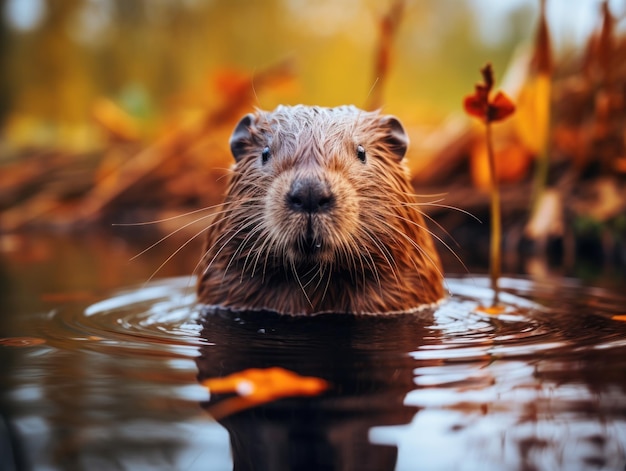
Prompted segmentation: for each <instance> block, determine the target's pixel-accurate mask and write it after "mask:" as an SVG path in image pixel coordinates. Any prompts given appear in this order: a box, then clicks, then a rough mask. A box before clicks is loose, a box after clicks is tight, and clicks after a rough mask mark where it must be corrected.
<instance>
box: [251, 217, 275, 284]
mask: <svg viewBox="0 0 626 471" xmlns="http://www.w3.org/2000/svg"><path fill="white" fill-rule="evenodd" d="M258 241H260V242H261V243H260V245H259V244H258V243H255V244H254V245H253V246H252V248H251V249H250V253H248V255H246V261H245V263H244V268H245V267H246V266H247V264H248V257H250V255H252V254H253V253H254V263H253V264H252V273H251V274H250V278H252V277H254V274H255V273H256V270H257V266H258V264H259V260H260V259H261V255H262V254H263V253H264V251H265V253H267V252H269V246H270V245H271V242H270V239H269V234H268V232H267V229H265V228H263V231H262V232H261V235H260V237H259V238H258V240H257V242H258ZM266 247H267V248H266ZM264 282H265V267H264V269H263V272H262V275H261V283H264Z"/></svg>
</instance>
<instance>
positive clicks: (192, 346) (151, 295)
mask: <svg viewBox="0 0 626 471" xmlns="http://www.w3.org/2000/svg"><path fill="white" fill-rule="evenodd" d="M500 284H501V287H502V289H503V292H502V293H501V296H500V300H501V302H502V304H503V305H504V306H505V309H504V310H503V311H502V312H501V313H499V314H495V315H494V314H489V313H487V312H485V311H484V310H481V309H480V308H481V306H489V305H490V303H491V300H492V297H493V292H492V290H491V289H490V288H489V280H488V279H487V278H485V277H483V276H467V277H463V278H451V279H448V280H447V288H448V290H449V292H450V296H449V298H448V299H446V300H445V301H444V302H442V304H441V305H440V306H438V307H437V309H436V310H435V311H434V313H433V317H432V321H431V322H430V324H429V325H427V326H426V327H427V332H428V338H427V339H426V340H427V341H426V342H418V344H419V346H418V347H417V348H416V349H415V350H414V351H412V352H404V354H406V353H410V354H411V356H412V357H413V358H414V359H416V360H434V359H439V360H454V361H473V360H477V359H484V358H485V357H493V358H496V357H497V358H505V357H506V358H517V357H525V356H529V355H536V354H539V353H541V354H546V353H549V352H553V351H560V352H562V351H563V350H569V351H581V350H598V349H609V348H616V347H626V335H625V327H626V324H625V323H624V322H619V321H616V320H614V319H616V318H618V316H620V315H621V314H622V313H624V311H625V310H626V307H625V306H626V300H625V299H623V298H619V297H618V296H616V295H614V294H611V293H608V292H604V291H601V290H598V289H584V288H582V287H581V286H580V285H579V284H577V283H576V282H574V281H568V280H565V281H561V282H560V283H559V284H558V285H556V284H542V285H538V284H536V283H533V282H531V281H530V280H527V279H523V278H519V279H515V278H505V279H502V280H501V281H500ZM408 315H411V314H408ZM201 318H202V308H201V306H198V305H197V304H196V300H195V293H194V290H193V280H192V279H190V278H188V277H181V278H173V279H166V280H161V281H159V282H153V283H150V284H148V285H146V286H144V287H138V288H136V289H130V290H126V291H123V292H119V293H117V294H115V295H114V296H112V297H110V298H108V299H104V300H102V301H100V302H97V303H95V304H92V305H91V306H88V307H87V308H85V309H84V310H77V309H63V310H60V311H56V312H54V313H52V314H51V315H50V319H49V322H47V323H45V325H46V327H44V329H45V333H44V336H45V337H47V339H48V341H50V342H52V343H54V341H57V342H68V341H72V342H82V343H83V346H82V347H83V348H95V349H103V348H115V349H118V350H120V351H127V352H135V353H139V352H142V351H143V353H144V354H159V352H169V353H173V354H176V355H181V354H182V355H185V356H193V355H194V354H196V353H197V349H198V347H200V346H203V345H207V344H208V342H207V340H205V339H203V338H202V336H201V331H202V327H201ZM397 353H402V352H397Z"/></svg>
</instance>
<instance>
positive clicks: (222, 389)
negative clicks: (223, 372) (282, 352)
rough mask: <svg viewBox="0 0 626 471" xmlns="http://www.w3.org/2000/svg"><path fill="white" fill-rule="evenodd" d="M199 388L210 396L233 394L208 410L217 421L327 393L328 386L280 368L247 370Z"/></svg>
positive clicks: (205, 381)
mask: <svg viewBox="0 0 626 471" xmlns="http://www.w3.org/2000/svg"><path fill="white" fill-rule="evenodd" d="M202 385H203V386H205V387H206V388H208V389H209V391H211V392H214V393H228V392H232V393H236V394H238V395H239V396H241V397H237V398H230V399H226V400H224V401H222V402H221V403H218V404H215V405H213V406H211V407H210V408H209V413H211V415H213V417H215V418H216V419H217V418H221V417H224V416H226V415H230V414H233V413H236V412H239V411H240V410H243V409H247V408H249V407H254V406H256V405H259V404H263V403H266V402H271V401H275V400H277V399H280V398H284V397H290V396H315V395H317V394H320V393H322V392H323V391H325V390H326V389H328V387H329V385H328V383H327V382H326V381H325V380H323V379H321V378H315V377H312V376H300V375H298V374H297V373H294V372H292V371H289V370H285V369H284V368H279V367H272V368H266V369H259V368H251V369H248V370H244V371H241V372H239V373H233V374H231V375H229V376H225V377H223V378H209V379H206V380H204V381H202Z"/></svg>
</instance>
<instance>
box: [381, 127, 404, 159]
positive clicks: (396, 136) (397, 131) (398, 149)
mask: <svg viewBox="0 0 626 471" xmlns="http://www.w3.org/2000/svg"><path fill="white" fill-rule="evenodd" d="M380 126H381V128H382V129H383V135H384V137H383V140H384V142H385V144H386V145H387V147H388V148H389V150H390V151H391V152H392V153H393V154H394V155H395V156H397V157H398V160H402V158H403V157H404V156H405V154H406V150H407V148H408V147H409V136H407V134H406V131H405V130H404V126H402V123H400V121H399V120H398V118H396V117H395V116H383V117H382V118H380Z"/></svg>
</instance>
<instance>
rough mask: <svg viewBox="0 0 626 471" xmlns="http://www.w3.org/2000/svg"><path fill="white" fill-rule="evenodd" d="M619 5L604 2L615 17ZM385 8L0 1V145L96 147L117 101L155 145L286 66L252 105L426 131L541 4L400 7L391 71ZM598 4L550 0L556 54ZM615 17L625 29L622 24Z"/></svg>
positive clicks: (348, 1) (273, 2) (496, 0)
mask: <svg viewBox="0 0 626 471" xmlns="http://www.w3.org/2000/svg"><path fill="white" fill-rule="evenodd" d="M624 3H626V2H623V1H621V0H617V1H614V2H611V5H612V8H613V9H614V12H615V13H616V14H617V17H618V18H619V17H620V15H621V17H622V18H623V16H624V10H625V9H626V8H625V7H624ZM391 4H392V1H381V0H378V1H376V0H338V1H337V0H264V1H253V0H184V1H183V0H180V1H179V0H1V1H0V11H1V12H2V18H3V22H2V30H1V32H0V52H1V57H2V63H1V67H2V73H1V78H0V80H1V81H2V83H1V84H0V85H1V87H0V94H1V96H0V122H1V123H2V129H1V133H2V134H1V136H2V137H1V141H0V142H1V144H0V145H1V146H2V147H1V150H2V155H4V158H7V157H8V156H10V155H12V154H13V152H15V150H16V149H20V148H23V147H25V146H28V147H30V146H35V147H48V148H50V147H54V148H61V149H64V150H67V151H71V152H84V151H90V150H94V149H98V148H100V147H101V146H103V145H104V143H103V135H102V129H101V127H100V126H98V125H96V124H95V123H94V106H96V103H98V100H100V99H102V98H103V97H105V98H107V99H110V100H112V102H113V103H114V104H116V105H117V106H119V107H120V109H121V110H123V111H124V112H125V113H127V114H128V115H129V116H130V117H131V118H132V120H133V125H134V126H135V127H136V128H137V129H136V131H137V132H139V134H140V135H141V137H142V139H144V140H146V141H148V142H149V141H150V140H151V139H154V137H155V136H156V135H157V134H158V133H160V132H162V128H163V127H164V126H167V125H168V122H169V120H170V119H171V117H172V116H173V115H176V114H177V113H188V112H192V111H193V110H194V109H201V108H203V107H211V106H214V104H215V103H217V102H219V101H220V100H222V98H223V95H224V93H228V87H229V83H230V82H232V81H233V80H236V79H237V77H239V75H241V74H250V75H251V76H252V87H254V76H255V73H258V72H259V71H263V70H265V69H267V68H268V67H271V66H272V65H274V64H277V63H281V62H282V61H285V60H289V61H290V67H292V71H293V77H294V78H293V79H292V80H287V81H285V82H284V83H281V84H280V86H272V87H269V88H264V89H261V90H257V96H256V97H255V101H256V106H259V107H261V108H265V109H271V108H273V107H274V106H275V105H276V104H278V103H292V104H294V103H307V104H320V105H327V106H331V105H338V104H343V103H353V104H356V105H361V106H362V105H363V104H364V103H366V102H367V100H368V96H369V95H370V94H371V93H372V90H373V89H374V90H375V89H376V87H384V90H382V94H383V98H384V103H385V110H387V111H390V112H393V113H395V114H398V115H399V116H401V117H402V118H403V119H404V120H408V121H409V122H419V123H426V124H434V123H437V122H439V121H440V120H441V119H443V118H444V117H445V116H446V115H448V114H449V113H450V112H453V111H458V110H459V109H460V102H461V99H462V96H463V95H464V94H466V93H467V92H468V91H469V90H470V89H471V84H472V83H473V82H474V81H475V79H476V78H477V77H478V76H477V70H478V68H479V67H480V66H482V64H484V63H485V62H486V61H491V62H492V63H493V64H494V68H495V70H496V73H498V72H500V73H503V72H504V71H505V70H506V68H507V64H508V62H509V60H510V59H511V57H512V55H513V53H514V51H515V49H516V48H517V47H519V46H520V45H524V44H528V43H530V42H531V41H532V40H533V32H534V29H535V27H536V22H537V14H538V7H539V1H538V0H506V1H505V0H436V1H435V0H433V1H424V0H414V1H407V2H404V8H403V12H402V17H401V21H400V23H399V26H398V29H397V31H396V34H395V37H394V43H393V48H392V56H391V62H390V69H389V76H388V77H387V80H386V83H384V84H381V83H379V82H377V77H375V72H374V60H375V53H376V47H377V46H376V45H377V42H378V40H379V35H380V27H381V19H382V18H383V17H384V15H385V14H386V13H387V11H388V10H389V8H390V5H391ZM600 4H601V2H600V1H599V0H575V1H569V0H550V1H549V2H548V20H549V23H550V26H551V28H552V33H553V37H554V44H555V47H556V49H557V52H558V54H560V55H561V56H563V55H567V54H570V53H571V52H572V51H575V50H576V48H577V47H579V46H580V44H582V42H583V41H584V38H585V37H586V36H587V35H588V34H589V32H590V31H591V29H592V28H594V27H596V26H597V24H598V22H599V21H600ZM622 23H623V22H622Z"/></svg>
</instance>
